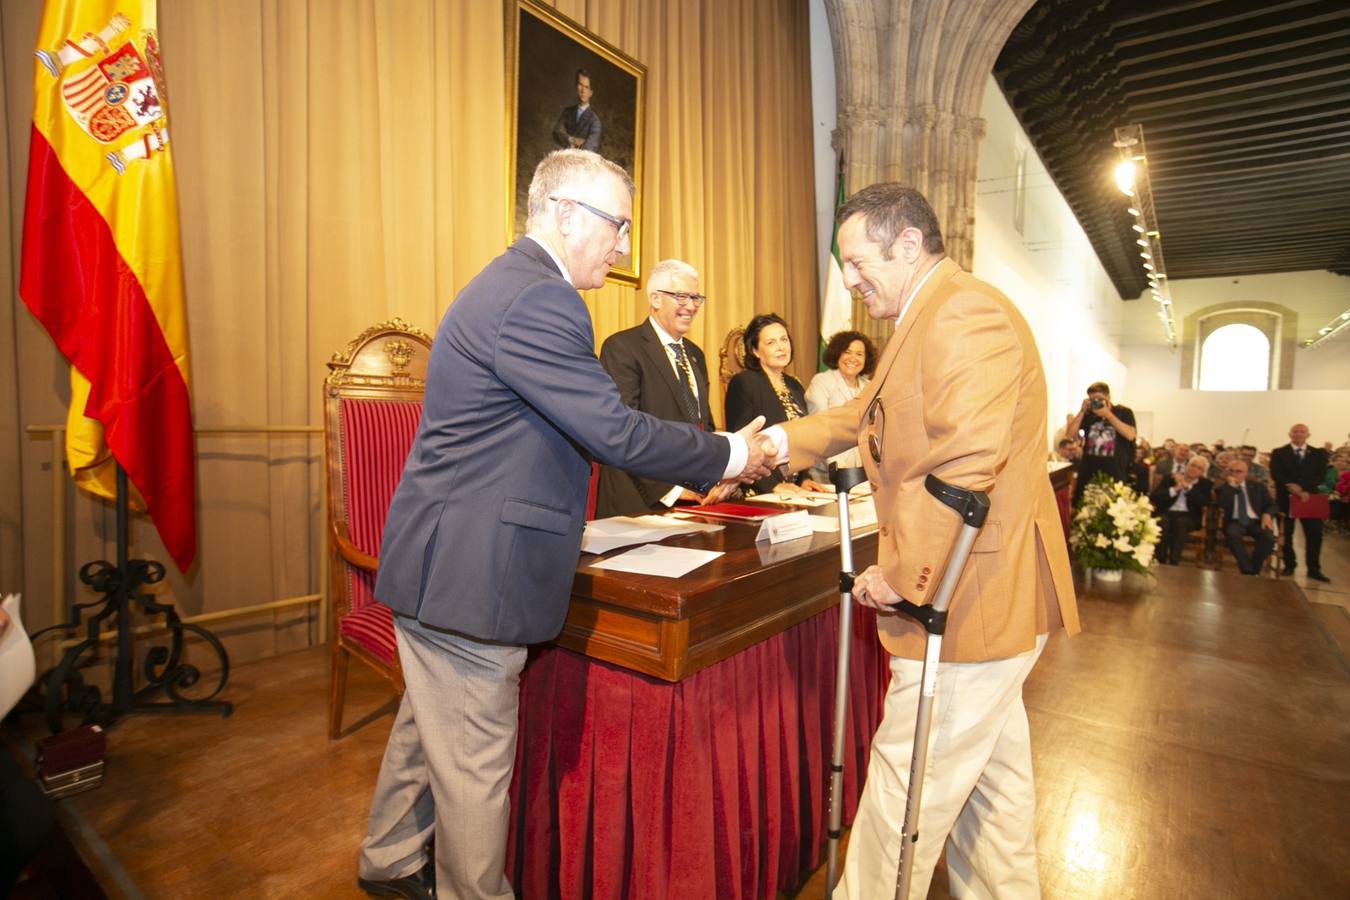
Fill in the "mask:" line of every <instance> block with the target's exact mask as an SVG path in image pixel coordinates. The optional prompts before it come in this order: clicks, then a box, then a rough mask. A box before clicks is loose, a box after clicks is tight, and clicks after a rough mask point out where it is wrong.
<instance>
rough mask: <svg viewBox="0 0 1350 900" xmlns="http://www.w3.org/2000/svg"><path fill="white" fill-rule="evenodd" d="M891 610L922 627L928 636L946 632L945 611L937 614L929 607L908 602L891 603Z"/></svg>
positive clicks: (936, 611)
mask: <svg viewBox="0 0 1350 900" xmlns="http://www.w3.org/2000/svg"><path fill="white" fill-rule="evenodd" d="M891 609H893V610H895V611H896V612H898V613H904V614H905V615H907V616H909V617H910V618H911V619H913V620H914V621H916V622H918V623H919V624H920V625H922V626H923V630H924V631H926V632H928V633H929V634H942V633H943V632H945V631H946V630H947V611H946V610H945V609H944V610H942V611H941V612H939V611H938V610H936V609H933V607H931V606H918V605H917V604H914V603H910V602H909V601H908V600H900V601H899V602H896V603H892V604H891Z"/></svg>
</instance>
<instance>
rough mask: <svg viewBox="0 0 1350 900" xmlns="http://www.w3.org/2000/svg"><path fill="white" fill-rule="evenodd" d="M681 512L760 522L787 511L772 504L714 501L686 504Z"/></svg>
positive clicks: (715, 517) (714, 517)
mask: <svg viewBox="0 0 1350 900" xmlns="http://www.w3.org/2000/svg"><path fill="white" fill-rule="evenodd" d="M680 511H681V512H687V513H692V514H693V515H696V516H708V517H709V518H712V519H737V520H740V521H742V522H759V521H762V520H764V519H767V518H769V517H770V516H779V515H782V514H783V513H785V512H787V510H785V509H775V508H773V507H771V506H751V505H750V504H748V503H714V504H712V505H711V506H686V507H684V508H682V509H681V510H680Z"/></svg>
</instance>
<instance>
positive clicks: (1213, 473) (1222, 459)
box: [1207, 450, 1237, 483]
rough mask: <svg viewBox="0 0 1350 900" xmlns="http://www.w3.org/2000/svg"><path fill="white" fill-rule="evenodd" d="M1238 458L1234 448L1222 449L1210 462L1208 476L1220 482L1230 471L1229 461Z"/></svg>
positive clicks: (1211, 479)
mask: <svg viewBox="0 0 1350 900" xmlns="http://www.w3.org/2000/svg"><path fill="white" fill-rule="evenodd" d="M1236 458H1237V454H1235V453H1234V452H1233V451H1232V450H1220V451H1219V452H1218V453H1216V454H1215V455H1214V460H1213V461H1212V462H1211V463H1210V464H1209V473H1208V476H1207V477H1208V478H1209V480H1210V481H1213V482H1216V483H1217V482H1220V481H1222V480H1223V479H1224V476H1225V475H1226V473H1227V472H1228V463H1229V462H1231V461H1232V460H1234V459H1236Z"/></svg>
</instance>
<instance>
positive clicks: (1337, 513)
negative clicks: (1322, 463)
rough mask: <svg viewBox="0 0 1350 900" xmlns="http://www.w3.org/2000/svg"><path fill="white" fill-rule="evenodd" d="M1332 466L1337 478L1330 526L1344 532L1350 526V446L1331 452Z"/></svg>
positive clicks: (1332, 492)
mask: <svg viewBox="0 0 1350 900" xmlns="http://www.w3.org/2000/svg"><path fill="white" fill-rule="evenodd" d="M1331 467H1332V469H1334V470H1335V472H1336V480H1335V482H1334V483H1333V485H1332V491H1331V521H1330V522H1328V523H1327V527H1328V528H1333V529H1335V530H1336V531H1338V532H1341V533H1344V532H1345V531H1346V530H1347V529H1348V528H1350V447H1342V448H1341V449H1339V450H1337V451H1336V452H1335V453H1333V454H1331Z"/></svg>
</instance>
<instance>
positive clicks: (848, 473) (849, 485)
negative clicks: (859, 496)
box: [830, 463, 867, 494]
mask: <svg viewBox="0 0 1350 900" xmlns="http://www.w3.org/2000/svg"><path fill="white" fill-rule="evenodd" d="M866 480H867V471H866V470H865V469H863V468H862V467H861V466H854V467H852V468H848V469H841V468H839V464H838V463H830V482H831V483H832V484H833V485H834V489H835V490H836V491H838V492H839V493H841V494H847V493H848V492H849V491H851V490H853V489H854V488H855V487H857V486H858V485H860V484H862V483H863V482H864V481H866Z"/></svg>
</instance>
